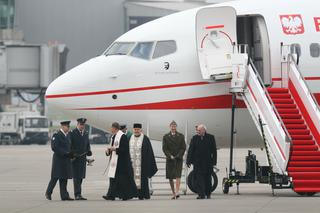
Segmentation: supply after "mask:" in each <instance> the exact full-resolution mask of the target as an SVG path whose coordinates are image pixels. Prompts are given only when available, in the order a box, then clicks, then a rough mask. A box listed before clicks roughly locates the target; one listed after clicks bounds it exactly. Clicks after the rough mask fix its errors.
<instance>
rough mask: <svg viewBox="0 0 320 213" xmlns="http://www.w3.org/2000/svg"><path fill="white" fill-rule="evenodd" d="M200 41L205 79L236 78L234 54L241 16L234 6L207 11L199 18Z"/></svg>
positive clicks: (204, 10) (198, 37)
mask: <svg viewBox="0 0 320 213" xmlns="http://www.w3.org/2000/svg"><path fill="white" fill-rule="evenodd" d="M196 40H197V52H198V57H199V63H200V69H201V74H202V77H203V79H213V80H224V79H230V78H231V77H232V63H231V55H230V54H231V53H233V51H234V48H235V46H234V45H235V44H236V43H235V42H236V41H237V15H236V11H235V9H234V8H232V7H211V8H203V9H200V10H199V11H198V12H197V15H196Z"/></svg>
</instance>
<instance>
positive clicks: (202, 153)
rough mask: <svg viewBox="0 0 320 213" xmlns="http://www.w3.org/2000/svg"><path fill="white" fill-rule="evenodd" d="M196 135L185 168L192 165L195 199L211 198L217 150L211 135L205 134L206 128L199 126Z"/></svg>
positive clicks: (191, 143)
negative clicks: (195, 191)
mask: <svg viewBox="0 0 320 213" xmlns="http://www.w3.org/2000/svg"><path fill="white" fill-rule="evenodd" d="M197 128H198V134H196V135H195V136H193V137H192V139H191V142H190V146H189V150H188V155H187V166H188V167H190V166H191V164H193V170H194V175H195V179H196V180H195V182H196V183H197V184H196V186H195V187H196V189H197V193H198V197H197V199H205V197H207V198H208V199H210V197H211V188H212V172H213V166H215V165H216V164H217V148H216V141H215V138H214V136H213V135H210V134H208V133H207V132H206V127H205V126H204V125H203V124H201V125H199V126H198V127H197Z"/></svg>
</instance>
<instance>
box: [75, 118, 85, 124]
mask: <svg viewBox="0 0 320 213" xmlns="http://www.w3.org/2000/svg"><path fill="white" fill-rule="evenodd" d="M77 121H78V123H81V124H84V123H86V121H87V119H86V118H78V119H77Z"/></svg>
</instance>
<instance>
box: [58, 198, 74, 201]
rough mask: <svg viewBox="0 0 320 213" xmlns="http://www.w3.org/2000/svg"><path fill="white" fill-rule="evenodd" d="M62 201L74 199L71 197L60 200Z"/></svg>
mask: <svg viewBox="0 0 320 213" xmlns="http://www.w3.org/2000/svg"><path fill="white" fill-rule="evenodd" d="M61 200H63V201H73V200H74V199H73V198H71V197H66V198H62V199H61Z"/></svg>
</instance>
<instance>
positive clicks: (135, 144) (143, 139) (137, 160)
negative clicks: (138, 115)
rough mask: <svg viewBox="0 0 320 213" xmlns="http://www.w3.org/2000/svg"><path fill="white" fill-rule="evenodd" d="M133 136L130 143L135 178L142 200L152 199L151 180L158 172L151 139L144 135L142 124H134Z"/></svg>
mask: <svg viewBox="0 0 320 213" xmlns="http://www.w3.org/2000/svg"><path fill="white" fill-rule="evenodd" d="M133 133H134V134H133V135H132V136H131V138H130V141H129V147H130V157H131V163H132V167H133V176H134V181H135V183H136V186H137V189H138V197H139V199H140V200H143V199H150V192H149V178H151V177H152V176H154V175H155V174H156V172H157V171H158V168H157V165H156V160H155V157H154V153H153V149H152V146H151V142H150V140H149V138H148V137H147V136H146V135H144V134H143V133H142V124H139V123H135V124H133Z"/></svg>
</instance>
